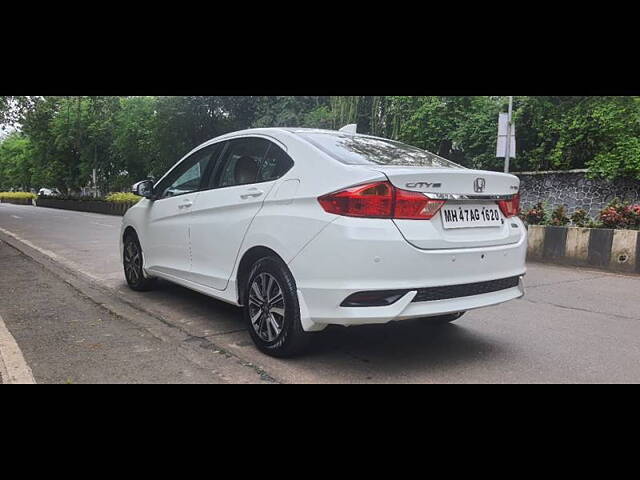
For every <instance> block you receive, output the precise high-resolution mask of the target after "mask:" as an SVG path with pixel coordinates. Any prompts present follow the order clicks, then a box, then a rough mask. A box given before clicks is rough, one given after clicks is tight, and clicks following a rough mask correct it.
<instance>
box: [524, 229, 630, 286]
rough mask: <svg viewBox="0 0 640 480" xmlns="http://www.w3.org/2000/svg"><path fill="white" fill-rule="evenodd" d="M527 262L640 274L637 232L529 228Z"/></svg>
mask: <svg viewBox="0 0 640 480" xmlns="http://www.w3.org/2000/svg"><path fill="white" fill-rule="evenodd" d="M528 259H529V260H534V261H542V262H549V263H559V264H562V265H574V266H579V267H591V268H599V269H603V270H609V271H613V272H621V273H638V274H640V232H639V231H637V230H608V229H599V228H593V229H591V228H579V227H551V226H541V225H529V248H528Z"/></svg>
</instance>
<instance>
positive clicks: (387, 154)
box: [298, 132, 464, 168]
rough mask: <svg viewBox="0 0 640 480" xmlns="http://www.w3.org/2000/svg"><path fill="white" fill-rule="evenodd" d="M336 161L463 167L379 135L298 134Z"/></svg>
mask: <svg viewBox="0 0 640 480" xmlns="http://www.w3.org/2000/svg"><path fill="white" fill-rule="evenodd" d="M298 134H299V135H300V136H301V137H302V138H304V139H306V140H308V141H309V142H310V143H311V144H313V145H315V146H316V147H318V148H319V149H320V150H322V151H323V152H325V153H326V154H328V155H330V156H332V157H333V158H335V159H336V160H339V161H340V162H342V163H346V164H348V165H390V166H403V167H430V168H464V167H461V166H460V165H458V164H456V163H453V162H450V161H449V160H447V159H446V158H442V157H439V156H438V155H436V154H434V153H431V152H427V151H426V150H421V149H419V148H417V147H412V146H410V145H405V144H404V143H400V142H396V141H393V140H387V139H383V138H375V137H367V136H363V135H347V134H340V133H335V134H334V133H317V132H313V133H311V132H302V133H298Z"/></svg>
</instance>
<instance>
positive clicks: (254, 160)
mask: <svg viewBox="0 0 640 480" xmlns="http://www.w3.org/2000/svg"><path fill="white" fill-rule="evenodd" d="M519 185H520V181H519V179H518V178H517V177H515V176H513V175H509V174H504V173H496V172H487V171H478V170H470V169H466V168H464V167H461V166H459V165H457V164H454V163H452V162H450V161H448V160H446V159H444V158H441V157H439V156H437V155H434V154H432V153H429V152H427V151H424V150H421V149H418V148H415V147H412V146H409V145H405V144H402V143H399V142H396V141H392V140H387V139H383V138H377V137H372V136H367V135H359V134H355V133H348V132H342V131H341V132H336V131H328V130H310V129H299V128H273V129H254V130H246V131H242V132H237V133H232V134H228V135H224V136H222V137H218V138H216V139H213V140H211V141H209V142H206V143H205V144H203V145H201V146H199V147H198V148H196V149H195V150H193V151H192V152H190V153H189V154H188V155H186V156H185V157H184V158H183V159H182V160H180V161H179V162H178V163H177V164H176V165H175V166H174V167H173V168H172V169H171V170H170V171H169V172H168V173H167V174H166V175H165V176H164V177H163V178H162V179H160V181H158V182H157V183H155V184H154V183H153V182H151V181H148V180H147V181H143V182H140V183H138V184H136V185H135V186H134V193H136V194H138V195H141V196H143V197H144V198H143V199H142V200H141V201H140V202H139V203H138V204H137V205H136V206H134V207H132V208H131V209H130V210H129V211H128V212H127V214H126V215H125V216H124V218H123V223H122V231H121V235H120V241H121V254H122V261H123V265H124V272H125V277H126V280H127V282H128V284H129V286H130V287H131V288H132V289H134V290H147V289H149V288H151V287H152V286H153V283H154V280H155V279H156V278H158V277H160V278H163V279H167V280H170V281H172V282H175V283H178V284H180V285H183V286H185V287H188V288H191V289H193V290H196V291H198V292H201V293H204V294H206V295H210V296H212V297H215V298H218V299H220V300H223V301H225V302H229V303H232V304H234V305H237V306H241V307H242V308H243V310H244V317H245V320H246V323H247V328H248V330H249V332H250V334H251V337H252V338H253V341H254V342H255V344H256V345H257V347H258V348H259V349H260V350H262V351H263V352H265V353H267V354H270V355H274V356H289V355H292V354H295V353H298V352H301V351H302V350H303V349H304V347H305V346H306V345H307V342H308V341H309V338H310V336H311V334H312V332H315V331H318V330H322V329H323V328H325V327H326V326H327V325H330V324H337V325H345V326H350V325H362V324H372V323H386V322H390V321H395V320H405V319H411V318H425V319H426V321H430V322H433V323H446V322H450V321H453V320H456V319H458V318H459V317H460V316H462V314H463V313H464V312H466V311H468V310H472V309H476V308H481V307H487V306H489V305H495V304H499V303H502V302H506V301H508V300H512V299H515V298H519V297H521V296H522V295H523V294H524V288H523V282H522V278H523V275H524V274H525V255H526V250H527V233H526V229H525V227H524V225H523V223H522V221H521V220H520V219H519V218H518V212H519V201H520V197H519Z"/></svg>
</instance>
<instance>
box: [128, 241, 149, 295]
mask: <svg viewBox="0 0 640 480" xmlns="http://www.w3.org/2000/svg"><path fill="white" fill-rule="evenodd" d="M122 264H123V268H124V276H125V278H126V280H127V285H129V288H130V289H132V290H135V291H137V292H146V291H148V290H151V289H152V288H153V287H154V285H155V282H156V279H155V278H151V277H147V276H146V275H145V273H144V258H143V256H142V247H141V245H140V242H139V241H138V237H137V235H135V234H132V233H130V234H129V235H127V236H126V238H125V240H124V251H123V255H122Z"/></svg>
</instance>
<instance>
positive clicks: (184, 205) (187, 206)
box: [178, 200, 193, 208]
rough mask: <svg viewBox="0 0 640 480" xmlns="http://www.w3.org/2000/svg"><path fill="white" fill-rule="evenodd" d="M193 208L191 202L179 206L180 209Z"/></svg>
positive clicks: (186, 201)
mask: <svg viewBox="0 0 640 480" xmlns="http://www.w3.org/2000/svg"><path fill="white" fill-rule="evenodd" d="M191 207H193V202H192V201H191V200H185V201H184V202H183V203H182V204H181V205H178V208H191Z"/></svg>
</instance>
